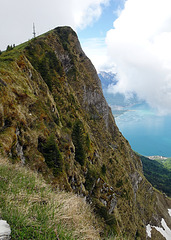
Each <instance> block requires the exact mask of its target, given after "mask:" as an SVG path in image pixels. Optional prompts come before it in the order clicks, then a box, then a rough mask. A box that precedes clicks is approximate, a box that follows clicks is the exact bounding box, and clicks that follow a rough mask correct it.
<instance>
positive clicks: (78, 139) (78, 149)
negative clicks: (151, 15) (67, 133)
mask: <svg viewBox="0 0 171 240" xmlns="http://www.w3.org/2000/svg"><path fill="white" fill-rule="evenodd" d="M72 141H73V143H74V146H75V160H76V161H77V162H79V163H80V165H81V166H83V165H84V162H85V157H86V154H85V150H84V144H85V143H84V142H85V141H84V131H83V124H82V122H81V121H79V120H78V121H76V122H75V124H74V127H73V131H72Z"/></svg>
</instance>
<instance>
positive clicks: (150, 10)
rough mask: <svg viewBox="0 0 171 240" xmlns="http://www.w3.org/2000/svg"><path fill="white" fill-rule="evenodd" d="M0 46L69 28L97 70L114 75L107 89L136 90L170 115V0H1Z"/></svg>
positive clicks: (3, 46)
mask: <svg viewBox="0 0 171 240" xmlns="http://www.w3.org/2000/svg"><path fill="white" fill-rule="evenodd" d="M0 6H1V14H0V22H1V24H0V49H1V50H5V49H6V47H7V45H13V44H15V45H18V44H20V43H22V42H25V41H27V40H29V39H31V38H32V37H33V22H34V24H35V27H36V34H37V35H40V34H42V33H44V32H47V31H49V30H51V29H53V28H55V27H57V26H64V25H68V26H71V27H72V28H73V29H74V30H75V31H76V32H77V34H78V37H79V39H80V42H81V45H82V47H83V50H84V51H85V53H86V54H87V56H88V57H89V58H90V59H91V61H92V62H93V64H94V65H95V67H96V69H97V71H101V70H105V71H113V72H116V73H117V78H118V84H117V86H112V85H111V86H110V91H111V92H116V91H118V92H122V93H124V94H126V95H129V94H130V95H131V93H136V94H137V95H138V96H139V98H141V99H144V100H146V101H147V102H148V103H149V104H150V105H151V106H152V107H154V108H155V109H157V110H158V113H159V114H171V1H170V0H62V1H61V0H24V1H23V0H5V1H4V0H0Z"/></svg>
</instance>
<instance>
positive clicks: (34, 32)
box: [33, 23, 36, 38]
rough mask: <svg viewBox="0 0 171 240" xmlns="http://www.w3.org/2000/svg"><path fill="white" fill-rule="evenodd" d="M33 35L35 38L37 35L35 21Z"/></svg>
mask: <svg viewBox="0 0 171 240" xmlns="http://www.w3.org/2000/svg"><path fill="white" fill-rule="evenodd" d="M33 37H34V38H35V37H36V29H35V25H34V23H33Z"/></svg>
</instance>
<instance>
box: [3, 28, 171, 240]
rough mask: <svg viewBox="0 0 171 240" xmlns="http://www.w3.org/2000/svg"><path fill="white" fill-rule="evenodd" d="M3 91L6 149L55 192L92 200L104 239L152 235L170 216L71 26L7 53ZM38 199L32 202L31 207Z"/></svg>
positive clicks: (4, 64)
mask: <svg viewBox="0 0 171 240" xmlns="http://www.w3.org/2000/svg"><path fill="white" fill-rule="evenodd" d="M0 90H1V91H0V152H1V153H2V154H3V155H4V156H5V155H6V156H8V157H9V158H10V159H11V162H18V163H19V162H22V163H23V164H25V165H27V166H28V167H30V168H32V169H34V170H35V171H38V172H40V173H41V174H42V175H43V177H44V178H45V180H46V181H48V182H49V183H51V184H52V185H53V188H54V189H58V188H59V189H65V190H67V191H73V192H74V193H76V194H78V195H81V196H83V197H84V198H86V200H87V201H88V202H89V203H90V204H91V206H92V207H93V208H94V210H95V212H96V214H97V215H98V216H99V217H100V221H99V225H100V226H101V227H102V231H101V238H102V239H103V238H105V237H106V236H107V235H109V233H111V234H113V235H116V234H118V235H119V236H120V235H124V236H126V238H128V239H137V240H138V239H145V238H146V224H148V223H149V222H155V224H156V225H157V224H158V223H159V222H160V219H161V218H162V217H163V218H165V219H167V215H168V211H167V209H166V208H167V207H169V206H170V205H169V204H170V202H169V200H168V199H167V198H165V199H164V200H163V198H162V197H161V196H162V195H160V197H159V196H158V195H157V194H158V193H156V192H155V190H154V189H153V188H152V186H151V185H150V183H149V182H148V181H147V180H146V179H145V177H144V176H143V173H142V164H141V161H140V158H139V157H137V155H136V154H135V153H134V152H133V151H132V150H131V148H130V146H129V143H128V141H126V140H125V139H124V137H123V136H122V135H121V133H120V132H119V130H118V128H117V126H116V124H115V121H114V119H113V116H112V113H111V110H110V108H109V107H108V105H107V103H106V100H105V99H104V96H103V93H102V89H101V84H100V81H99V79H98V77H97V73H96V70H95V69H94V67H93V66H92V64H91V62H90V60H89V59H88V58H87V57H86V56H85V54H84V52H83V51H82V49H81V46H80V44H79V41H78V39H77V36H76V34H75V32H74V31H73V30H72V29H71V28H68V27H63V28H56V29H54V30H53V31H50V32H48V33H46V34H44V35H42V36H40V37H38V38H35V39H33V40H31V41H29V42H27V43H24V44H22V45H20V46H16V47H15V48H14V49H12V50H10V51H5V52H3V53H2V54H1V55H0ZM22 157H24V161H22ZM0 177H1V176H0ZM27 187H28V186H25V188H26V190H27V189H30V188H29V187H28V188H27ZM36 189H37V188H36V186H35V188H34V191H35V193H36V191H37V190H36ZM24 194H25V193H24ZM19 195H20V194H19ZM43 196H44V195H43ZM63 196H64V195H63ZM29 197H30V198H31V196H29ZM11 199H15V197H14V198H12V197H11ZM31 199H32V198H31ZM157 199H162V202H161V201H158V202H157ZM19 200H23V199H19ZM67 201H68V202H69V199H68V198H67ZM21 202H22V201H21ZM13 203H14V201H13ZM17 203H18V202H17ZM41 203H42V202H41ZM5 204H6V205H8V204H9V208H10V206H11V205H10V202H9V201H6V202H5ZM36 204H37V203H36ZM36 204H33V203H32V201H31V205H30V207H31V208H29V209H30V210H29V211H32V210H34V209H33V208H34V206H35V208H37V205H36ZM38 204H39V205H41V204H40V202H38ZM47 206H48V207H50V205H49V203H48V204H47ZM44 207H46V204H45V206H44ZM170 208H171V206H170ZM4 209H5V208H4ZM37 209H38V212H37V213H35V215H36V217H35V218H34V219H32V220H35V221H36V223H34V224H37V225H34V224H33V226H35V229H39V227H40V225H38V220H37V219H40V222H41V221H42V223H43V220H42V216H40V215H39V214H40V209H39V208H37ZM160 209H162V211H160ZM43 211H45V210H42V212H43ZM46 211H51V210H50V209H49V210H48V209H46ZM154 211H155V213H156V214H155V215H154ZM51 213H52V216H53V212H51ZM4 216H5V215H4ZM24 216H25V215H24ZM28 216H30V215H28ZM37 216H38V218H37ZM45 218H46V219H48V216H47V214H45ZM55 221H56V220H55ZM28 222H29V223H30V222H31V220H30V219H28ZM18 226H19V225H18ZM30 226H31V224H30V225H29V227H30ZM42 226H44V225H42ZM66 228H67V227H66ZM78 228H79V227H78ZM31 231H32V230H31ZM38 232H39V231H38ZM51 232H52V234H54V231H53V230H52V231H51ZM121 233H122V234H121ZM35 234H36V233H35ZM80 234H81V233H80ZM40 239H41V238H40ZM47 239H48V238H47ZM60 239H61V238H60ZM78 239H79V238H78ZM94 239H96V238H94ZM120 239H122V238H121V237H120ZM155 240H157V239H155Z"/></svg>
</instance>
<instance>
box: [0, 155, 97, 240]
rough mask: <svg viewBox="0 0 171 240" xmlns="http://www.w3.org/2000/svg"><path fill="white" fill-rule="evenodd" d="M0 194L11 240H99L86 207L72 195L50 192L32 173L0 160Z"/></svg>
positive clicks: (92, 219) (0, 212) (3, 214)
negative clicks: (10, 231)
mask: <svg viewBox="0 0 171 240" xmlns="http://www.w3.org/2000/svg"><path fill="white" fill-rule="evenodd" d="M0 193H1V194H0V215H1V217H2V219H4V220H6V221H7V222H8V223H9V225H10V227H11V230H12V233H11V238H12V239H17V240H19V239H39V240H41V239H42V240H43V239H57V236H58V237H59V239H60V240H61V239H63V240H64V239H65V240H74V239H99V237H98V231H97V230H95V228H94V227H93V221H94V218H93V215H92V213H91V211H90V208H89V206H88V205H87V204H86V203H85V202H83V200H82V199H80V198H78V197H77V196H76V195H74V194H72V193H66V192H58V191H56V192H54V191H52V189H51V187H50V186H49V185H47V184H46V183H45V182H44V180H43V179H42V177H40V176H38V175H37V174H36V173H33V172H31V171H29V170H26V169H25V168H23V167H19V166H17V165H11V164H9V163H2V162H1V160H0ZM90 236H92V237H90ZM89 237H90V238H89Z"/></svg>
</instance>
